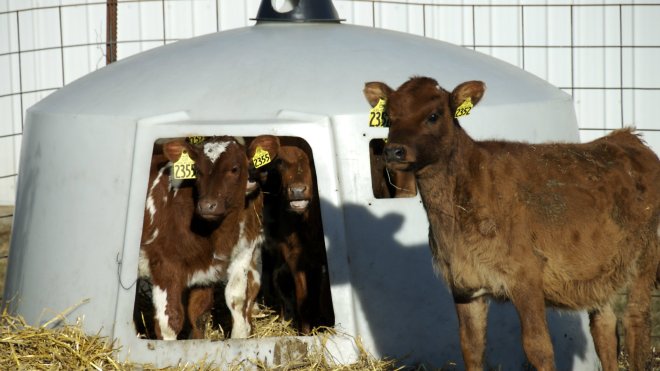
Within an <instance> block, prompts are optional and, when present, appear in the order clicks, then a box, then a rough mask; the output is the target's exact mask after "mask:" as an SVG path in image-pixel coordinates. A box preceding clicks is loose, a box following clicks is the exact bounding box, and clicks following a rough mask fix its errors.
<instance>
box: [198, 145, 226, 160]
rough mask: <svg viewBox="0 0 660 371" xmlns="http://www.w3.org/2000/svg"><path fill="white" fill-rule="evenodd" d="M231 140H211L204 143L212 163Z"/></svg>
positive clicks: (205, 151)
mask: <svg viewBox="0 0 660 371" xmlns="http://www.w3.org/2000/svg"><path fill="white" fill-rule="evenodd" d="M230 143H231V142H209V143H205V144H204V154H205V155H206V157H208V158H209V160H211V163H215V161H216V160H217V159H218V158H219V157H220V155H221V154H222V153H223V152H224V151H225V150H226V149H227V147H228V146H229V144H230Z"/></svg>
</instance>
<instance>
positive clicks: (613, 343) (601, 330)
mask: <svg viewBox="0 0 660 371" xmlns="http://www.w3.org/2000/svg"><path fill="white" fill-rule="evenodd" d="M589 327H590V328H591V337H592V338H593V339H594V345H595V347H596V353H597V354H598V358H600V364H601V366H602V368H603V371H616V370H618V369H619V366H618V364H617V337H616V315H615V314H614V311H613V310H612V306H611V305H609V304H608V305H606V306H604V307H602V308H600V309H599V310H594V311H591V312H589Z"/></svg>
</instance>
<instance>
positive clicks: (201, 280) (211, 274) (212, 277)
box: [188, 265, 222, 287]
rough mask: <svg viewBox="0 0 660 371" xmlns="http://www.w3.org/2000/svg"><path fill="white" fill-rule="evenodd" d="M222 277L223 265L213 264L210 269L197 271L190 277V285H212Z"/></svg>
mask: <svg viewBox="0 0 660 371" xmlns="http://www.w3.org/2000/svg"><path fill="white" fill-rule="evenodd" d="M220 277H222V266H220V265H211V266H210V267H209V268H208V269H206V270H203V271H195V272H193V274H192V275H190V277H189V278H188V287H191V286H195V285H200V286H205V285H210V284H212V283H215V282H218V281H219V280H220Z"/></svg>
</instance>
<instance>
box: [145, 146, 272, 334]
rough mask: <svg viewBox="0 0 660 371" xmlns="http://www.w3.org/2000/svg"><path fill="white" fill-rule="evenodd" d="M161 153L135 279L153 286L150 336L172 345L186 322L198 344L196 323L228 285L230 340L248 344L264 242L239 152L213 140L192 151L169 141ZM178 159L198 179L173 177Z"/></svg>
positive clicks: (259, 206)
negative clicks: (185, 159)
mask: <svg viewBox="0 0 660 371" xmlns="http://www.w3.org/2000/svg"><path fill="white" fill-rule="evenodd" d="M162 152H163V153H162V154H159V153H155V154H154V156H153V158H152V163H151V169H150V175H149V188H148V194H147V201H146V207H145V213H144V225H143V230H142V241H141V246H140V272H139V274H140V276H142V277H148V278H150V280H151V282H152V287H153V289H152V298H153V305H154V308H155V318H154V323H155V325H154V327H155V332H156V337H157V338H158V339H176V338H177V336H178V335H179V333H180V332H181V330H182V328H183V326H184V323H185V320H186V318H187V319H188V320H189V321H190V325H191V326H192V337H193V338H202V337H203V330H204V328H203V324H202V323H199V322H200V317H201V315H202V314H204V313H206V312H208V311H209V310H210V309H211V307H212V305H213V285H214V284H216V283H218V282H224V283H226V288H225V301H226V304H227V306H228V308H229V310H230V311H231V315H232V331H231V337H232V338H245V337H248V336H249V335H250V333H251V313H252V307H253V305H254V301H255V299H256V297H257V294H258V292H259V287H260V279H261V244H262V243H263V241H264V235H263V227H262V224H261V220H260V218H261V213H262V211H263V197H262V195H261V194H260V192H252V193H249V194H246V188H247V184H248V183H247V178H248V172H247V156H246V153H245V147H244V146H243V145H241V144H239V143H238V142H237V141H236V140H235V139H234V138H231V137H213V138H210V139H208V140H207V141H205V142H204V143H202V144H198V145H191V144H189V143H187V142H186V141H185V140H174V141H170V142H167V143H165V144H164V145H163V151H162ZM182 154H187V155H188V156H189V157H190V158H191V159H192V160H193V161H194V163H195V165H194V167H195V170H196V179H194V180H175V179H174V178H173V174H172V172H173V163H175V162H177V161H178V160H179V159H180V157H181V156H182ZM187 292H189V295H188V297H187V300H186V298H185V297H184V296H185V295H186V293H187ZM184 302H187V307H186V308H184Z"/></svg>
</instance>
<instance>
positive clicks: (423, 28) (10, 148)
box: [0, 0, 660, 205]
mask: <svg viewBox="0 0 660 371" xmlns="http://www.w3.org/2000/svg"><path fill="white" fill-rule="evenodd" d="M259 2H260V1H259V0H141V1H139V0H119V7H118V9H119V10H118V13H119V15H118V17H119V20H118V42H119V43H118V48H117V51H118V57H119V58H120V59H121V58H126V57H128V56H130V55H132V54H135V53H139V52H141V51H144V50H147V49H150V48H154V47H157V46H160V45H163V44H164V43H169V42H174V41H176V40H179V39H184V38H189V37H193V36H198V35H202V34H206V33H210V32H216V31H221V30H226V29H231V28H236V27H243V26H248V25H252V24H254V22H253V21H250V20H249V18H250V17H254V16H255V15H256V12H257V9H258V6H259ZM275 2H276V3H282V2H283V0H275ZM334 4H335V7H336V8H337V11H338V12H339V15H340V16H341V17H343V18H346V23H352V24H359V25H365V26H374V27H382V28H388V29H393V30H398V31H403V32H409V33H413V34H417V35H422V36H426V37H431V38H436V39H440V40H444V41H449V42H452V43H455V44H458V45H462V46H465V47H467V48H471V49H475V50H477V51H480V52H483V53H486V54H490V55H493V56H495V57H497V58H500V59H503V60H505V61H507V62H509V63H512V64H514V65H517V66H519V67H521V68H524V69H526V70H528V71H530V72H532V73H534V74H536V75H538V76H540V77H541V78H543V79H546V80H548V81H549V82H550V83H552V84H554V85H556V86H558V87H559V88H561V89H563V90H565V91H566V92H568V93H570V94H572V95H573V97H574V102H575V107H576V111H577V114H578V122H579V125H580V133H581V137H582V140H589V139H592V138H594V137H597V136H601V135H603V134H605V133H606V132H608V131H609V130H611V129H615V128H619V127H621V126H622V125H635V126H636V127H637V128H638V129H640V131H642V132H644V137H645V138H646V140H647V142H648V143H649V144H650V145H651V146H652V147H653V148H654V149H655V150H656V152H658V153H660V120H658V119H656V117H660V69H659V68H658V67H657V66H660V27H659V26H658V21H660V0H658V1H657V2H655V3H654V2H653V1H630V0H629V1H623V2H615V1H596V0H582V1H579V0H578V1H572V2H571V1H568V0H565V1H553V0H549V1H540V0H523V1H520V0H519V1H515V0H512V1H510V2H508V1H507V2H505V1H486V0H474V1H469V2H465V1H458V0H454V1H452V0H424V1H422V0H411V1H398V2H397V1H370V0H364V1H363V0H335V1H334ZM506 4H509V5H506ZM105 12H106V5H105V1H94V0H87V1H85V0H0V205H1V204H13V202H14V194H15V191H16V190H15V184H16V174H17V173H18V171H19V169H18V155H19V151H20V141H21V134H22V122H23V118H24V115H25V110H26V109H27V108H29V107H30V106H31V105H32V104H34V103H35V102H37V101H39V100H40V99H41V98H43V97H45V96H47V95H48V94H50V93H51V92H53V91H54V90H56V89H57V88H59V87H61V86H63V85H65V84H67V83H69V82H71V81H73V80H75V79H77V78H79V77H80V76H83V75H85V74H87V73H89V72H92V71H94V70H96V69H98V68H101V67H103V66H104V65H105V38H106V13H105Z"/></svg>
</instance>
